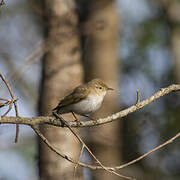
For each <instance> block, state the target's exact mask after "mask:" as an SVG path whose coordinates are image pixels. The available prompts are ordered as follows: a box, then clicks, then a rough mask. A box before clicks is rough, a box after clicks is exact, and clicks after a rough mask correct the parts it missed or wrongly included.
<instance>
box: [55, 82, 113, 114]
mask: <svg viewBox="0 0 180 180" xmlns="http://www.w3.org/2000/svg"><path fill="white" fill-rule="evenodd" d="M108 90H113V89H112V88H109V87H108V86H107V85H106V84H105V83H104V82H103V81H102V80H100V79H93V80H91V81H89V82H88V83H86V84H82V85H80V86H78V87H76V88H75V89H74V90H73V91H72V93H70V94H69V95H67V96H65V97H64V98H63V99H62V100H60V102H59V104H58V106H57V107H56V108H54V109H53V112H56V113H57V114H65V113H70V112H71V113H72V114H73V116H75V115H74V113H76V114H79V115H83V116H87V115H88V114H91V113H93V112H95V111H97V110H98V109H99V108H100V107H101V105H102V102H103V99H104V96H105V95H106V93H107V91H108Z"/></svg>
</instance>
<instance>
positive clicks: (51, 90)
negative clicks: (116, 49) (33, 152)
mask: <svg viewBox="0 0 180 180" xmlns="http://www.w3.org/2000/svg"><path fill="white" fill-rule="evenodd" d="M74 9H75V5H74V1H73V0H71V1H68V3H67V1H66V0H58V1H57V0H53V1H52V0H51V1H50V0H46V1H45V13H46V23H47V24H46V26H47V29H46V30H47V32H46V39H47V40H46V53H45V57H44V59H43V67H42V71H43V73H42V84H41V89H40V103H39V109H40V110H39V112H40V114H41V115H50V114H51V110H52V109H53V108H54V107H55V106H56V105H57V104H58V101H59V100H60V99H61V98H62V97H63V96H64V95H65V94H67V93H68V92H69V91H71V90H72V89H73V88H74V87H76V86H77V85H79V84H80V83H81V81H82V66H81V63H80V57H81V56H80V53H81V52H80V45H79V37H78V33H77V29H76V28H77V23H78V19H77V14H76V13H75V11H74ZM64 118H65V120H67V121H68V120H72V116H71V115H65V116H64ZM40 130H41V132H42V133H43V134H44V135H45V137H46V138H47V139H48V140H49V141H50V142H51V144H52V145H53V146H55V147H56V148H58V149H59V150H60V151H62V152H64V153H65V154H67V155H68V156H70V157H72V158H74V159H77V158H78V155H79V144H78V142H77V140H75V138H74V137H73V135H72V133H70V131H69V130H68V129H63V128H56V127H50V126H48V125H42V126H40ZM73 170H74V165H73V164H72V163H69V162H68V161H67V160H65V159H62V158H61V157H59V156H58V155H56V154H55V153H54V152H52V151H51V150H50V149H49V148H48V147H47V146H46V145H45V144H44V143H43V142H41V141H40V142H39V175H40V179H42V180H60V179H61V180H62V179H65V180H70V179H73Z"/></svg>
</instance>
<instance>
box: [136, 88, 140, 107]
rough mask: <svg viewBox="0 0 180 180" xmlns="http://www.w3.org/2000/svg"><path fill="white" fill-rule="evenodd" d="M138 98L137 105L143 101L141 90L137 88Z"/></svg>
mask: <svg viewBox="0 0 180 180" xmlns="http://www.w3.org/2000/svg"><path fill="white" fill-rule="evenodd" d="M136 92H137V100H136V105H138V104H139V103H140V102H141V97H140V91H139V89H137V91H136Z"/></svg>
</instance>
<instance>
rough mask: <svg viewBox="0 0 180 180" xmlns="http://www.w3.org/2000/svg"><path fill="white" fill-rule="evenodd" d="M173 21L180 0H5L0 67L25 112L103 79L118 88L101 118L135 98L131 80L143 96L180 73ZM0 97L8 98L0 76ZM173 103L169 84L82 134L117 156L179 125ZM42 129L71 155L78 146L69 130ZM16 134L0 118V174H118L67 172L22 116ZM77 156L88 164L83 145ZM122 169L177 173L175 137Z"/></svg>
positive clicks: (18, 177) (6, 178)
mask: <svg viewBox="0 0 180 180" xmlns="http://www.w3.org/2000/svg"><path fill="white" fill-rule="evenodd" d="M179 24H180V1H179V0H156V1H154V0H133V1H132V0H125V1H123V0H116V1H115V0H101V1H98V2H97V1H95V0H91V1H90V0H89V1H88V0H86V1H85V0H56V1H55V0H54V1H50V0H45V1H41V0H36V1H34V0H6V1H5V5H3V6H0V72H2V73H3V74H4V75H5V77H6V78H7V80H8V82H9V83H10V85H11V87H12V89H13V92H14V94H15V96H16V97H17V98H19V100H18V107H19V113H20V116H25V117H33V116H38V115H49V114H50V113H51V109H52V108H53V107H55V106H56V104H57V103H58V101H59V99H60V98H61V97H63V96H64V95H65V94H67V93H68V92H69V91H70V90H71V89H73V88H74V87H76V86H77V85H79V84H81V83H82V82H84V81H88V80H90V79H93V78H97V77H98V78H101V79H103V80H104V81H105V82H106V83H107V84H108V85H109V86H110V87H113V88H115V89H116V90H115V91H114V92H113V93H111V94H108V95H107V97H106V100H105V102H104V104H103V107H102V108H101V110H100V111H99V112H98V113H96V114H95V115H94V116H96V117H106V116H107V115H110V114H112V113H114V112H118V111H120V110H122V109H125V108H127V107H129V106H131V105H133V104H135V103H136V91H137V89H139V90H140V95H141V99H145V98H148V97H149V96H151V95H152V94H153V93H155V92H156V91H158V90H159V89H160V88H162V87H166V86H168V85H170V84H173V83H179V82H180V71H179V68H180V53H179V52H180V27H179ZM0 98H10V96H9V93H8V91H7V88H6V87H5V85H4V84H3V82H2V81H1V82H0ZM179 107H180V100H179V94H178V93H171V94H169V95H167V96H165V97H162V98H160V99H159V100H158V101H156V102H154V103H151V104H150V105H148V106H146V107H145V108H143V109H142V110H140V111H138V112H135V113H133V114H131V115H128V116H127V117H125V118H123V119H122V120H119V121H117V122H113V123H110V124H106V125H103V126H100V127H93V128H85V129H82V130H81V132H80V134H81V137H82V138H83V139H84V140H85V141H86V143H87V144H88V146H89V147H91V149H92V151H93V152H94V153H95V155H96V156H97V158H98V159H99V160H101V161H102V162H103V163H104V164H105V165H108V166H115V165H120V164H123V163H125V162H128V161H130V160H133V159H135V158H137V157H138V156H140V155H142V154H143V153H145V152H147V151H148V150H150V149H152V148H154V147H155V146H157V145H159V144H161V143H163V142H165V141H166V140H168V139H169V138H171V137H172V136H174V135H175V134H176V133H178V132H179V129H180V121H179V119H180V109H179ZM6 110H7V108H1V109H0V114H3V113H4V112H5V111H6ZM8 116H15V112H14V111H13V110H12V111H11V112H10V113H9V114H8ZM65 118H66V119H67V120H68V119H70V120H72V116H69V115H67V116H65ZM79 118H80V117H79ZM40 130H41V131H42V133H43V134H44V135H45V136H46V137H47V138H48V139H49V140H50V142H51V143H52V144H53V145H55V146H56V147H57V148H59V149H60V150H61V151H63V152H64V153H66V154H68V155H69V156H71V157H73V158H74V159H77V158H78V154H79V150H80V145H79V144H78V142H77V140H75V138H73V137H72V136H73V135H72V134H71V133H70V132H69V131H67V130H65V129H63V130H61V129H59V128H55V127H49V126H47V125H46V126H41V127H40ZM77 133H79V132H78V130H77ZM14 138H15V126H14V125H0V180H12V179H13V180H38V179H43V180H46V179H49V180H50V179H51V180H56V179H60V178H61V179H68V180H69V179H85V180H91V179H93V180H100V179H103V180H106V179H108V180H109V179H111V180H116V179H120V178H119V177H116V176H114V175H111V174H108V173H106V172H103V171H99V172H98V171H97V172H95V171H90V170H88V169H81V168H79V169H78V172H77V173H76V177H75V178H74V177H73V171H74V165H72V164H70V163H68V162H66V161H65V160H62V159H61V158H60V157H58V156H57V155H55V153H53V152H51V151H49V149H48V148H47V147H46V146H44V145H43V144H42V143H41V142H40V141H39V140H38V139H37V137H36V135H35V133H34V132H33V131H32V130H31V128H30V127H26V126H23V125H21V126H20V137H19V142H18V143H16V144H15V143H14ZM82 161H84V162H88V163H92V160H91V158H90V156H89V155H88V154H87V153H86V152H85V153H84V155H83V157H82ZM119 172H122V173H123V174H125V175H129V176H132V177H135V178H137V179H148V180H159V179H163V180H178V179H180V141H179V139H177V140H176V141H175V142H173V143H171V144H169V145H168V146H166V147H164V148H162V149H161V150H159V151H156V152H155V153H153V154H151V155H149V156H148V157H146V158H145V159H143V160H141V161H139V162H138V163H136V164H134V165H132V166H130V167H127V168H125V169H122V170H121V171H119Z"/></svg>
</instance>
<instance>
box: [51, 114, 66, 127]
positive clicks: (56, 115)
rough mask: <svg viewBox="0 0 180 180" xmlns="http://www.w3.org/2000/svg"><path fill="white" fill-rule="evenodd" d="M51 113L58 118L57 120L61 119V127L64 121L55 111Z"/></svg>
mask: <svg viewBox="0 0 180 180" xmlns="http://www.w3.org/2000/svg"><path fill="white" fill-rule="evenodd" d="M53 115H54V116H55V117H56V118H57V119H59V120H60V121H61V123H62V127H64V126H65V122H66V121H65V120H64V119H63V118H62V117H61V116H60V115H59V114H57V113H56V112H55V111H53Z"/></svg>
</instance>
